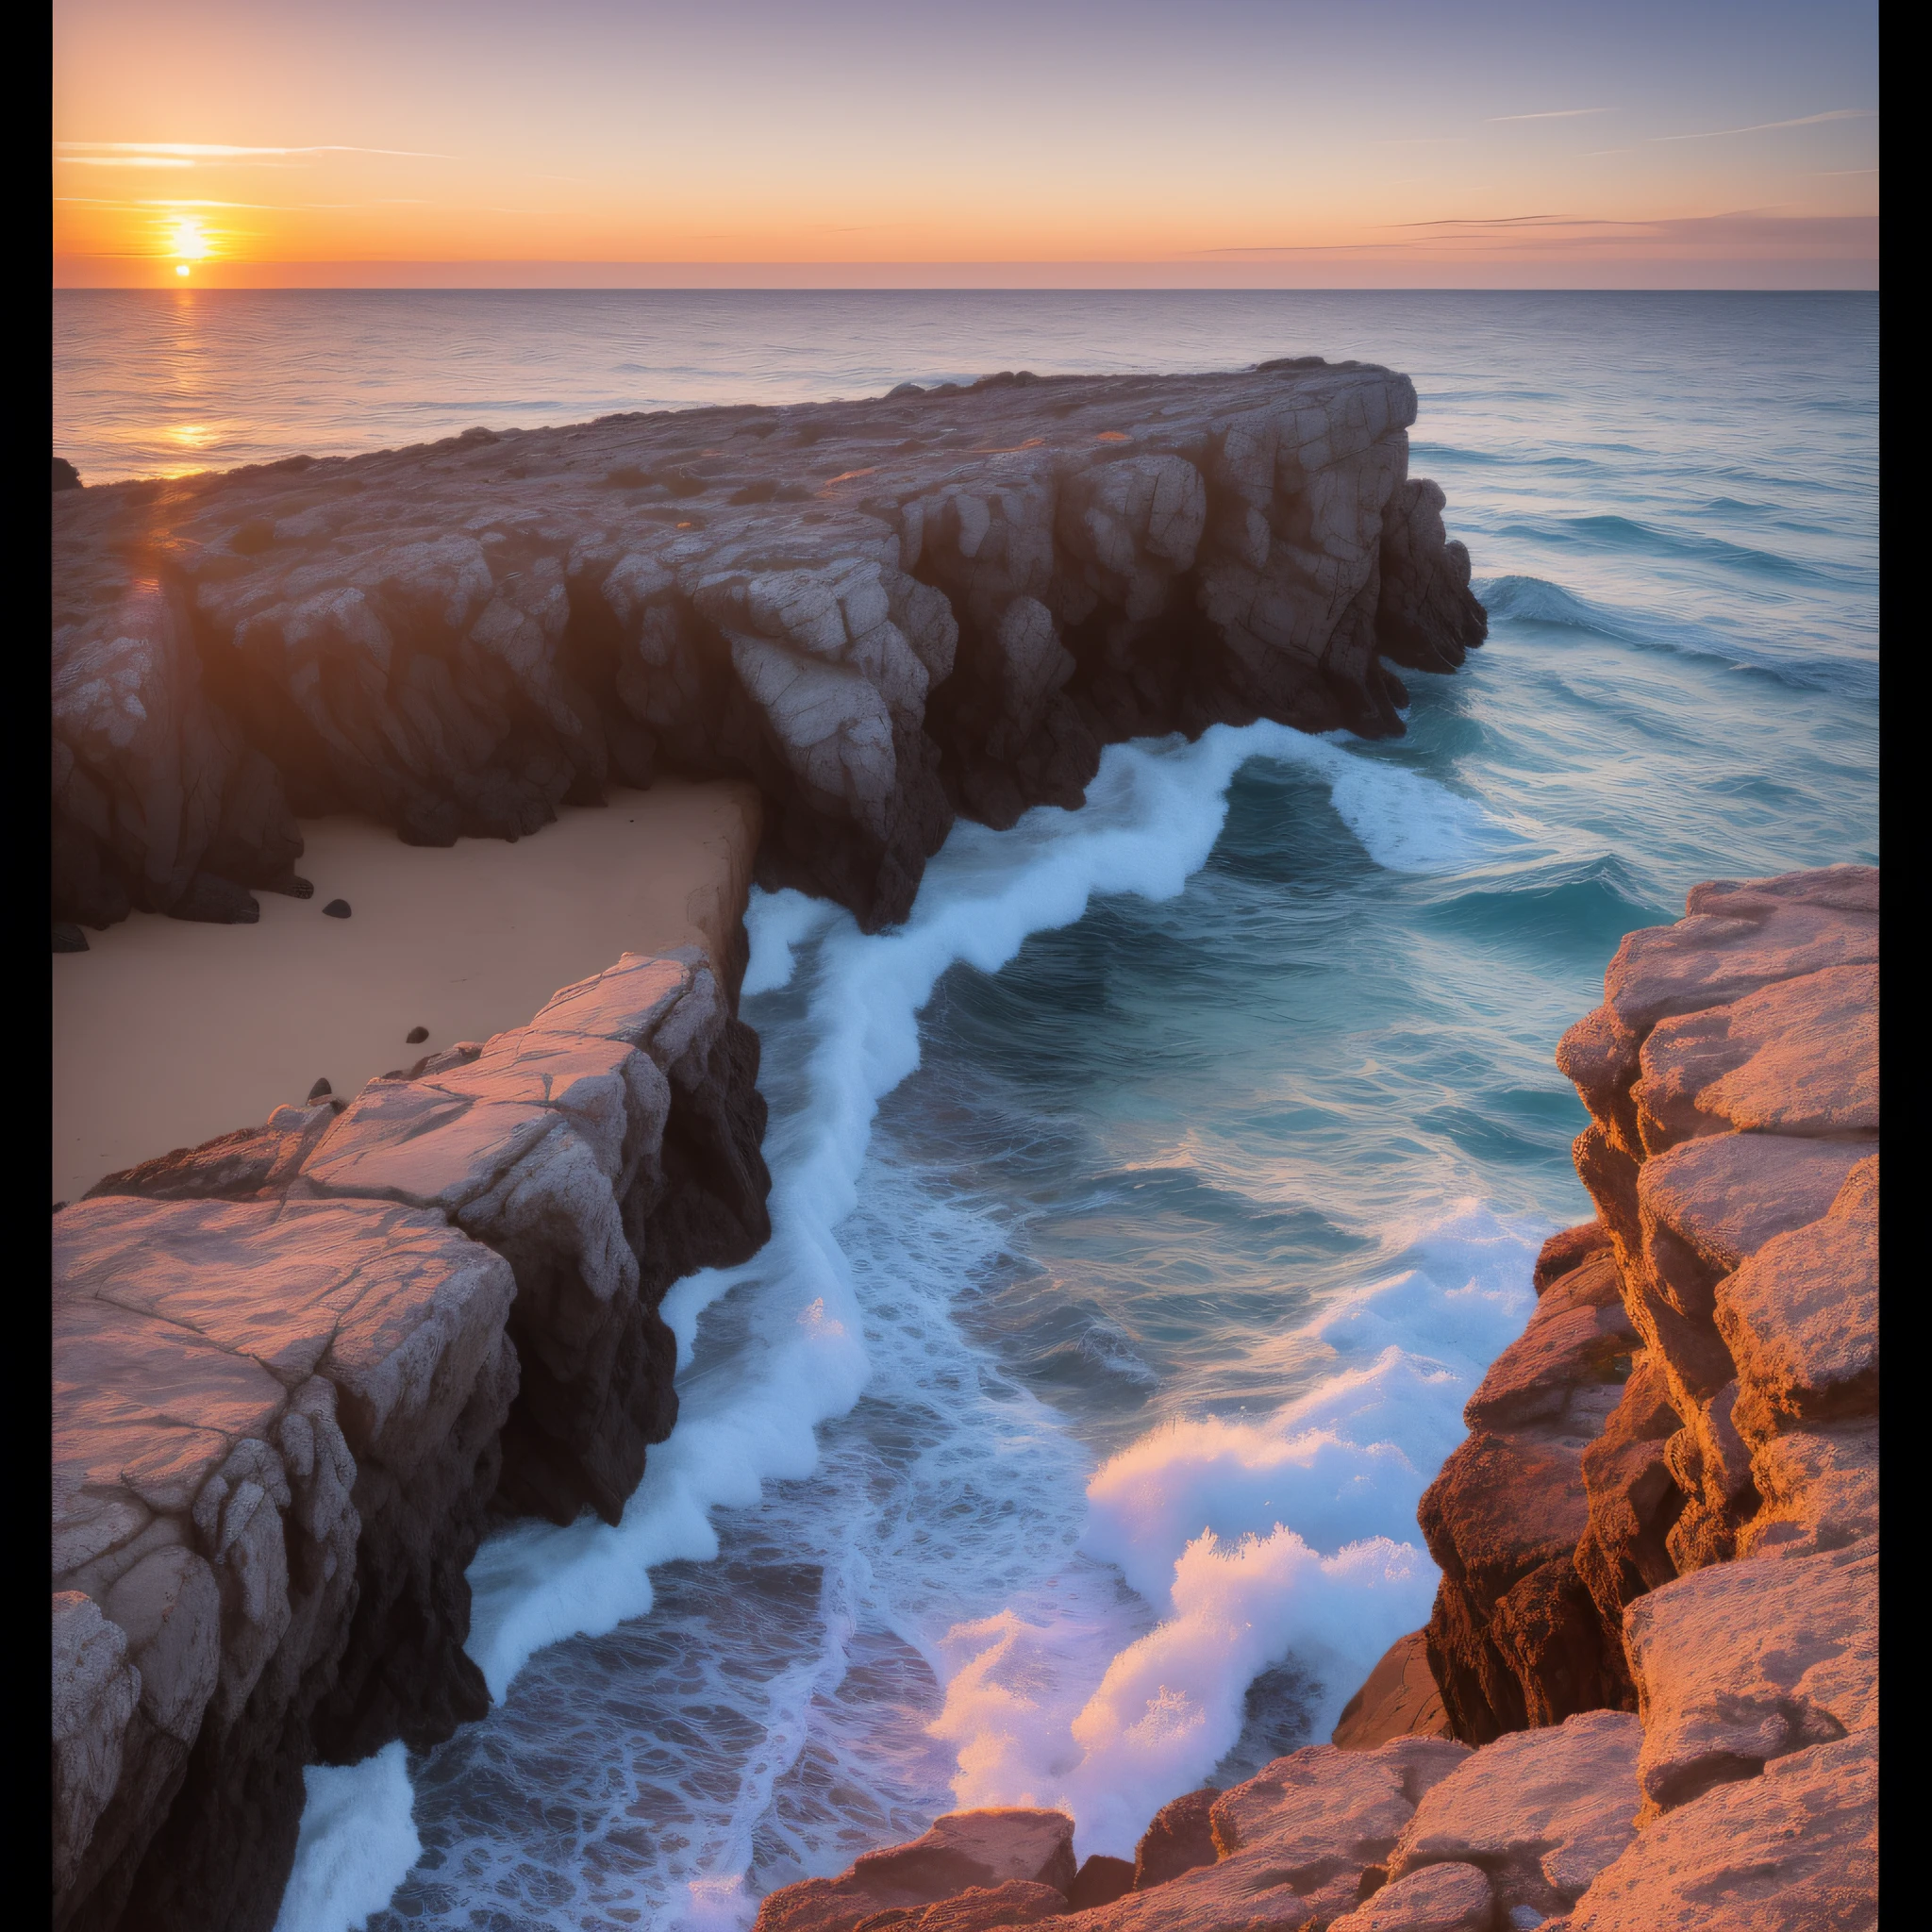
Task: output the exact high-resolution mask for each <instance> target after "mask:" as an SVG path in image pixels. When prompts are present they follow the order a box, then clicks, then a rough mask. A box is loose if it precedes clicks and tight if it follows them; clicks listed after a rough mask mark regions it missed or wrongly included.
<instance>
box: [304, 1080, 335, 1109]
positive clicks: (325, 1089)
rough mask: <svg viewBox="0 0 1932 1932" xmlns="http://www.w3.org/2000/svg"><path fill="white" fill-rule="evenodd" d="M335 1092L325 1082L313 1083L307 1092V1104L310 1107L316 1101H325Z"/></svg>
mask: <svg viewBox="0 0 1932 1932" xmlns="http://www.w3.org/2000/svg"><path fill="white" fill-rule="evenodd" d="M334 1091H336V1090H335V1089H334V1088H333V1087H331V1086H330V1085H329V1084H328V1082H327V1081H326V1080H318V1081H317V1082H316V1083H315V1085H314V1086H313V1087H311V1088H310V1089H309V1090H308V1099H309V1104H310V1105H311V1106H312V1105H313V1104H314V1103H315V1102H316V1101H318V1100H326V1099H327V1098H328V1096H329V1095H330V1094H331V1093H333V1092H334Z"/></svg>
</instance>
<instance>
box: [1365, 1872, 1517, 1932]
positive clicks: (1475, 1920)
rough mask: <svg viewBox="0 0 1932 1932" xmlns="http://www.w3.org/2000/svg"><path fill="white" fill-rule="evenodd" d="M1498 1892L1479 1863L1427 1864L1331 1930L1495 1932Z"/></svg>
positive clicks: (1374, 1895) (1394, 1882)
mask: <svg viewBox="0 0 1932 1932" xmlns="http://www.w3.org/2000/svg"><path fill="white" fill-rule="evenodd" d="M1495 1923H1496V1899H1495V1893H1494V1892H1493V1891H1492V1890H1491V1887H1490V1881H1489V1879H1488V1878H1486V1877H1485V1876H1484V1875H1483V1874H1482V1872H1481V1871H1480V1870H1478V1869H1477V1868H1476V1867H1475V1866H1474V1865H1424V1866H1421V1867H1419V1868H1418V1869H1417V1870H1416V1871H1413V1872H1411V1873H1409V1874H1407V1877H1403V1878H1397V1879H1394V1880H1392V1881H1391V1883H1390V1884H1388V1885H1385V1886H1383V1887H1382V1888H1381V1889H1380V1890H1377V1891H1374V1892H1372V1893H1371V1894H1370V1895H1369V1900H1368V1903H1367V1904H1366V1905H1359V1906H1357V1907H1356V1908H1355V1910H1354V1911H1352V1912H1350V1913H1349V1914H1348V1915H1347V1916H1346V1917H1345V1918H1341V1919H1334V1920H1331V1921H1330V1922H1329V1925H1328V1932H1491V1927H1492V1926H1493V1925H1494V1924H1495Z"/></svg>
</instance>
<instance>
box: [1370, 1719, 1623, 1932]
mask: <svg viewBox="0 0 1932 1932" xmlns="http://www.w3.org/2000/svg"><path fill="white" fill-rule="evenodd" d="M1641 1742H1642V1726H1641V1724H1639V1722H1638V1720H1637V1719H1636V1718H1635V1717H1632V1716H1630V1715H1628V1714H1626V1713H1625V1712H1623V1711H1612V1710H1593V1711H1589V1712H1587V1713H1584V1714H1582V1715H1580V1716H1576V1717H1573V1718H1570V1719H1568V1720H1567V1721H1566V1722H1565V1723H1563V1724H1558V1725H1555V1726H1553V1727H1550V1728H1547V1729H1540V1730H1533V1731H1518V1732H1515V1733H1513V1734H1512V1735H1511V1736H1509V1737H1507V1738H1499V1739H1498V1740H1496V1741H1495V1742H1494V1743H1492V1744H1490V1745H1488V1746H1486V1747H1485V1748H1484V1749H1482V1750H1480V1751H1478V1752H1476V1753H1475V1755H1474V1757H1470V1758H1469V1759H1468V1760H1467V1761H1466V1762H1464V1763H1462V1764H1460V1765H1458V1766H1457V1769H1456V1770H1455V1771H1454V1772H1452V1773H1451V1774H1449V1776H1448V1777H1446V1778H1444V1779H1443V1780H1442V1782H1441V1784H1439V1785H1437V1786H1436V1787H1435V1788H1434V1789H1433V1790H1430V1791H1429V1793H1428V1794H1427V1796H1425V1797H1424V1799H1423V1801H1422V1802H1421V1804H1420V1805H1418V1806H1417V1807H1416V1813H1415V1816H1414V1818H1412V1819H1411V1820H1410V1821H1409V1823H1408V1824H1407V1826H1406V1827H1405V1828H1404V1830H1403V1833H1402V1837H1401V1839H1400V1840H1399V1841H1398V1842H1397V1844H1396V1846H1395V1850H1394V1852H1393V1853H1392V1854H1391V1857H1390V1859H1389V1864H1388V1871H1389V1877H1390V1881H1391V1885H1392V1884H1393V1883H1394V1882H1395V1881H1396V1880H1399V1879H1401V1878H1403V1877H1405V1876H1406V1875H1407V1874H1409V1873H1412V1872H1417V1871H1420V1870H1422V1869H1423V1868H1424V1867H1427V1866H1430V1865H1437V1864H1441V1863H1444V1862H1448V1861H1461V1862H1463V1863H1466V1864H1470V1865H1477V1866H1480V1867H1481V1868H1482V1870H1483V1871H1484V1872H1486V1873H1487V1874H1489V1877H1490V1882H1491V1885H1493V1886H1494V1888H1495V1894H1496V1898H1497V1901H1498V1903H1499V1904H1500V1906H1501V1907H1503V1909H1504V1910H1505V1911H1513V1910H1516V1909H1518V1908H1521V1907H1528V1908H1529V1909H1531V1910H1533V1911H1537V1912H1541V1913H1543V1914H1544V1915H1546V1916H1548V1915H1553V1914H1556V1913H1558V1912H1563V1911H1567V1910H1568V1909H1569V1908H1570V1907H1572V1906H1574V1904H1575V1903H1576V1901H1577V1900H1578V1899H1579V1898H1581V1897H1582V1896H1583V1894H1584V1892H1585V1891H1586V1890H1588V1889H1589V1887H1590V1885H1591V1881H1592V1880H1593V1879H1594V1878H1595V1877H1596V1875H1597V1874H1598V1873H1599V1872H1601V1871H1602V1870H1603V1869H1604V1868H1605V1867H1606V1866H1607V1865H1609V1864H1611V1863H1612V1862H1614V1860H1615V1859H1617V1858H1618V1857H1620V1856H1621V1855H1622V1854H1623V1852H1624V1848H1625V1847H1626V1846H1627V1845H1628V1844H1629V1842H1630V1840H1631V1839H1632V1838H1633V1837H1634V1836H1635V1834H1636V1827H1635V1825H1634V1824H1633V1822H1632V1821H1633V1820H1634V1818H1635V1817H1636V1813H1637V1806H1638V1800H1639V1792H1638V1788H1637V1755H1638V1749H1639V1746H1640V1745H1641Z"/></svg>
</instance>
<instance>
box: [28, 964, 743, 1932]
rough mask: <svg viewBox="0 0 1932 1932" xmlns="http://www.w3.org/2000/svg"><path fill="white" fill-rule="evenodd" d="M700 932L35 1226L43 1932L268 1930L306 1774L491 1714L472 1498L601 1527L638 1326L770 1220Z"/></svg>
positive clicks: (641, 1417) (151, 1167) (652, 1404)
mask: <svg viewBox="0 0 1932 1932" xmlns="http://www.w3.org/2000/svg"><path fill="white" fill-rule="evenodd" d="M757 1074H758V1040H757V1036H756V1035H755V1034H753V1032H752V1031H751V1029H750V1028H749V1027H747V1026H745V1025H744V1024H741V1022H740V1021H739V1020H738V1019H737V1018H736V1017H735V1016H734V1015H733V1014H732V1012H731V1010H730V1006H729V1003H728V1001H727V999H726V998H725V996H724V992H723V991H721V989H720V987H719V985H718V982H717V979H716V976H715V974H714V973H713V969H712V967H711V964H710V962H709V960H708V958H707V956H706V954H705V953H704V952H703V951H702V949H700V948H697V947H691V948H688V949H685V950H684V951H682V952H678V953H673V954H671V955H668V956H661V957H647V956H641V955H626V956H625V958H623V959H622V960H621V961H620V962H619V963H618V964H617V965H616V966H613V967H611V968H610V969H609V970H608V971H607V972H604V973H601V974H596V975H594V976H593V977H591V978H590V979H587V980H584V981H582V982H580V983H579V984H577V985H575V986H570V987H566V988H564V989H563V991H560V992H558V993H557V994H556V995H555V996H554V997H553V998H552V999H551V1000H550V1001H549V1003H548V1004H547V1005H546V1006H545V1007H544V1008H543V1009H542V1010H541V1012H540V1013H539V1014H537V1016H536V1017H535V1018H534V1019H533V1020H532V1021H531V1022H530V1023H529V1024H527V1025H525V1026H522V1027H519V1028H516V1029H514V1030H513V1031H510V1032H508V1033H502V1034H498V1035H496V1036H495V1037H494V1038H492V1039H491V1040H490V1041H488V1042H487V1043H484V1044H482V1045H459V1046H457V1047H454V1048H451V1049H449V1050H447V1051H445V1052H442V1053H439V1054H436V1055H433V1056H430V1057H428V1058H425V1059H424V1060H422V1061H420V1062H419V1063H418V1064H417V1065H416V1066H414V1067H413V1068H411V1069H410V1070H409V1071H408V1073H407V1074H400V1075H396V1076H393V1077H387V1078H383V1079H379V1080H373V1081H371V1082H370V1083H369V1084H368V1085H367V1086H366V1087H365V1088H364V1089H363V1090H362V1091H360V1092H359V1093H358V1095H357V1096H356V1098H355V1099H354V1100H353V1101H352V1102H350V1103H348V1104H347V1105H346V1106H344V1105H343V1104H342V1103H341V1102H340V1101H324V1102H322V1103H320V1104H317V1105H312V1106H306V1107H284V1108H279V1109H277V1111H276V1112H275V1114H274V1115H273V1116H272V1117H271V1119H270V1120H269V1121H268V1123H267V1124H265V1125H263V1126H260V1127H254V1128H244V1129H242V1130H241V1131H239V1132H237V1133H233V1134H229V1135H226V1136H224V1137H222V1138H221V1139H219V1140H216V1141H208V1142H207V1143H205V1144H203V1145H202V1146H199V1147H195V1148H189V1149H182V1150H179V1151H177V1152H176V1153H175V1154H172V1155H167V1156H163V1157H162V1158H159V1159H156V1160H152V1161H148V1162H145V1163H143V1164H142V1166H140V1167H137V1168H134V1169H130V1170H128V1171H127V1172H125V1173H123V1174H112V1175H109V1176H108V1178H107V1179H106V1180H104V1181H102V1182H100V1183H99V1184H98V1185H97V1186H96V1187H95V1188H94V1189H92V1191H91V1192H90V1194H89V1196H88V1198H87V1199H85V1200H83V1201H80V1202H78V1203H76V1204H75V1205H74V1206H72V1207H69V1208H66V1209H65V1210H64V1211H62V1212H61V1213H59V1214H58V1215H57V1216H56V1217H55V1220H54V1241H53V1264H54V1297H53V1327H54V1416H55V1440H54V1498H53V1502H54V1511H53V1516H54V1521H53V1530H54V1542H53V1643H54V1651H53V1658H54V1663H53V1673H54V1675H53V1684H54V1735H53V1808H54V1897H55V1907H54V1923H55V1924H56V1925H57V1926H61V1927H107V1926H112V1925H124V1926H142V1927H147V1926H155V1927H178V1928H181V1932H191V1928H194V1932H206V1928H208V1927H213V1926H220V1927H224V1928H227V1927H235V1928H240V1932H268V1928H269V1927H270V1926H272V1925H273V1924H274V1922H275V1911H276V1907H277V1904H278V1901H279V1899H280V1895H281V1890H282V1887H283V1884H284V1883H285V1881H286V1879H287V1876H288V1873H289V1868H290V1863H291V1859H292V1857H293V1855H294V1847H295V1837H296V1829H297V1825H298V1824H299V1821H300V1816H301V1810H302V1803H303V1785H302V1777H301V1772H302V1767H303V1766H304V1765H305V1764H307V1763H310V1762H314V1761H316V1760H317V1759H318V1758H319V1759H322V1760H325V1761H330V1762H338V1763H349V1762H354V1761H356V1760H358V1759H359V1758H361V1757H365V1756H367V1755H368V1754H369V1753H370V1752H372V1751H374V1750H375V1749H377V1748H379V1747H380V1746H381V1745H383V1744H384V1743H386V1742H388V1741H389V1740H391V1739H393V1738H397V1737H400V1738H402V1739H404V1740H407V1741H408V1743H409V1744H410V1745H411V1746H412V1747H415V1748H425V1747H426V1746H427V1745H429V1744H431V1743H433V1742H435V1741H438V1740H441V1739H442V1738H445V1737H447V1736H448V1735H449V1734H450V1732H451V1731H452V1730H453V1729H454V1728H455V1726H456V1725H457V1724H458V1723H459V1722H461V1721H463V1720H465V1719H472V1718H475V1717H478V1716H480V1715H481V1714H482V1713H483V1711H484V1710H485V1709H486V1708H487V1707H488V1702H489V1700H488V1697H487V1695H486V1692H485V1690H484V1686H483V1682H482V1678H481V1675H480V1674H479V1673H478V1672H477V1670H476V1668H475V1664H474V1663H473V1662H472V1661H471V1660H470V1658H469V1657H467V1656H466V1655H465V1653H464V1651H463V1642H464V1640H465V1639H466V1637H467V1636H468V1634H469V1618H470V1596H469V1586H468V1583H467V1581H466V1580H465V1574H464V1573H465V1571H466V1569H467V1567H468V1565H469V1562H470V1559H471V1557H473V1556H474V1555H475V1550H476V1546H477V1543H478V1541H479V1540H480V1539H481V1537H482V1535H483V1532H484V1530H485V1528H486V1526H487V1524H488V1523H489V1521H490V1520H491V1517H492V1516H501V1515H503V1514H506V1513H525V1514H539V1515H543V1516H547V1517H549V1518H551V1519H552V1520H554V1521H557V1522H569V1521H571V1520H572V1519H573V1518H574V1517H575V1515H576V1514H577V1513H578V1511H579V1510H580V1509H581V1508H582V1507H584V1506H585V1505H587V1504H588V1505H589V1506H590V1507H592V1508H594V1509H595V1510H596V1511H597V1512H598V1513H599V1514H600V1515H602V1516H603V1517H604V1518H605V1519H606V1520H607V1521H615V1520H616V1518H617V1516H618V1514H619V1512H620V1511H621V1509H622V1508H623V1506H624V1502H625V1497H626V1496H628V1495H629V1493H630V1491H632V1489H634V1488H635V1487H636V1484H637V1482H638V1479H639V1478H640V1476H641V1474H642V1473H643V1466H644V1457H645V1452H646V1450H647V1448H648V1446H649V1445H650V1444H651V1443H654V1442H660V1441H663V1440H664V1439H665V1437H666V1436H667V1435H668V1434H669V1433H670V1430H671V1426H672V1424H673V1422H674V1420H675V1415H676V1395H675V1390H674V1388H673V1379H672V1378H673V1374H674V1372H675V1357H676V1349H675V1341H674V1340H673V1337H672V1335H671V1332H670V1330H669V1329H668V1328H666V1326H665V1325H664V1323H663V1321H662V1320H661V1319H660V1317H659V1316H658V1303H659V1301H660V1300H661V1299H662V1296H663V1293H664V1291H665V1290H666V1289H667V1288H668V1287H669V1286H670V1284H671V1282H672V1281H674V1280H675V1279H676V1278H677V1277H678V1276H680V1275H683V1274H689V1273H690V1272H691V1271H692V1270H693V1269H696V1268H700V1267H705V1266H710V1265H723V1264H726V1263H730V1262H734V1261H739V1260H742V1259H745V1258H747V1257H749V1256H750V1255H751V1254H752V1253H754V1252H755V1251H756V1250H757V1248H758V1246H759V1245H760V1244H761V1243H762V1241H764V1239H765V1237H766V1235H767V1234H768V1233H769V1223H768V1221H767V1219H766V1214H765V1195H766V1193H767V1191H769V1188H770V1177H769V1175H768V1174H767V1173H766V1170H765V1165H764V1161H763V1158H762V1157H761V1155H760V1153H759V1151H758V1146H759V1141H760V1138H761V1136H762V1134H763V1130H764V1124H765V1108H764V1102H763V1100H762V1099H761V1097H760V1096H759V1094H758V1090H757V1085H756V1081H757Z"/></svg>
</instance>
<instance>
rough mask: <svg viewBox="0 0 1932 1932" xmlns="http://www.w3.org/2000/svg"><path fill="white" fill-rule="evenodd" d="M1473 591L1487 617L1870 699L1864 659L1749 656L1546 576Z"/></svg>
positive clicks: (1738, 647)
mask: <svg viewBox="0 0 1932 1932" xmlns="http://www.w3.org/2000/svg"><path fill="white" fill-rule="evenodd" d="M1474 590H1475V593H1476V595H1477V596H1478V597H1479V598H1480V599H1481V600H1482V603H1483V606H1484V608H1486V609H1487V610H1488V611H1489V613H1490V615H1491V617H1492V618H1496V617H1504V618H1514V619H1516V620H1517V621H1518V622H1520V623H1525V624H1544V625H1558V626H1560V627H1562V628H1564V629H1568V630H1581V631H1589V632H1591V634H1593V635H1594V636H1597V637H1601V638H1608V639H1610V640H1612V641H1615V642H1617V643H1620V644H1628V645H1631V646H1632V647H1634V648H1636V649H1638V650H1645V651H1668V652H1670V653H1672V654H1673V655H1674V656H1677V657H1682V658H1701V659H1704V660H1705V661H1707V662H1709V663H1713V664H1722V665H1724V666H1725V667H1726V668H1727V669H1729V670H1732V671H1738V672H1742V673H1745V674H1748V675H1753V676H1758V677H1767V678H1770V679H1771V680H1773V681H1774V683H1777V684H1781V685H1784V686H1785V687H1786V688H1787V689H1790V690H1797V691H1832V692H1836V693H1840V694H1843V695H1850V696H1869V695H1870V694H1872V693H1873V692H1874V691H1875V690H1876V688H1877V683H1878V666H1877V664H1876V662H1875V661H1873V660H1871V659H1866V658H1853V657H1850V656H1838V657H1824V656H1819V657H1814V658H1808V659H1806V658H1797V657H1795V656H1785V655H1783V654H1778V655H1773V654H1770V653H1764V652H1754V651H1752V650H1750V649H1748V648H1747V647H1745V646H1744V645H1742V644H1740V643H1738V642H1736V641H1732V640H1728V639H1725V638H1723V637H1721V636H1719V635H1718V634H1716V633H1714V632H1712V631H1710V630H1708V629H1707V628H1705V627H1704V626H1702V625H1693V624H1687V623H1684V622H1682V621H1680V620H1676V619H1672V618H1667V617H1660V616H1657V615H1656V614H1655V613H1652V612H1647V611H1637V610H1630V609H1626V608H1619V607H1616V606H1612V605H1608V604H1604V603H1599V602H1598V601H1596V600H1595V599H1594V598H1591V597H1586V596H1583V595H1582V594H1581V593H1580V592H1578V591H1568V590H1565V589H1564V588H1563V587H1562V585H1560V584H1555V583H1552V582H1551V581H1550V580H1549V579H1548V578H1547V577H1538V576H1528V575H1511V576H1502V577H1491V578H1490V579H1488V580H1487V581H1485V582H1478V583H1477V584H1476V585H1475V586H1474Z"/></svg>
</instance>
